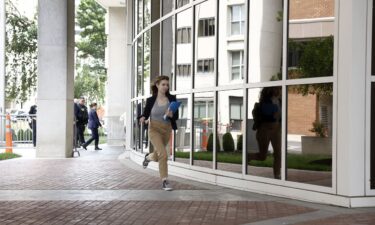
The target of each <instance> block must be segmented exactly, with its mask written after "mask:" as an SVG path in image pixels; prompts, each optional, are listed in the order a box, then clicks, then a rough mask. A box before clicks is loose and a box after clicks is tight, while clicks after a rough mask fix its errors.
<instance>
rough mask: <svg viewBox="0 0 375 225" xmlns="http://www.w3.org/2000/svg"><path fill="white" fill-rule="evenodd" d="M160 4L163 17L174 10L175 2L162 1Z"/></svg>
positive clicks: (173, 0) (169, 0)
mask: <svg viewBox="0 0 375 225" xmlns="http://www.w3.org/2000/svg"><path fill="white" fill-rule="evenodd" d="M161 2H162V4H163V16H164V15H166V14H168V13H170V12H172V10H173V9H174V3H175V0H172V1H171V0H162V1H161Z"/></svg>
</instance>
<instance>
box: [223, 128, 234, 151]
mask: <svg viewBox="0 0 375 225" xmlns="http://www.w3.org/2000/svg"><path fill="white" fill-rule="evenodd" d="M223 149H224V151H225V152H233V151H234V140H233V136H232V134H231V133H229V132H228V133H225V134H224V135H223Z"/></svg>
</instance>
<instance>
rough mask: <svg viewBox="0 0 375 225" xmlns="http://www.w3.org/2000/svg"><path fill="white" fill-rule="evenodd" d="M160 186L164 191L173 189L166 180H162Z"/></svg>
mask: <svg viewBox="0 0 375 225" xmlns="http://www.w3.org/2000/svg"><path fill="white" fill-rule="evenodd" d="M162 186H163V190H164V191H172V190H173V188H172V186H171V185H170V184H169V182H168V181H167V180H163V183H162Z"/></svg>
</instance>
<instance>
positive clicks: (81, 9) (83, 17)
mask: <svg viewBox="0 0 375 225" xmlns="http://www.w3.org/2000/svg"><path fill="white" fill-rule="evenodd" d="M105 13H106V11H105V9H104V8H102V7H101V6H100V5H99V4H98V3H97V2H96V1H95V0H82V1H81V2H80V4H79V6H78V11H77V24H78V26H79V27H80V28H82V29H83V31H82V32H81V33H80V36H81V40H80V41H78V42H77V43H76V47H77V76H76V78H75V84H74V88H75V91H74V97H75V98H79V97H80V96H86V97H87V98H88V99H89V101H96V102H98V103H103V102H104V98H105V90H104V89H105V88H104V87H105V82H106V80H107V75H106V73H107V71H106V69H105V65H104V64H105V63H104V62H105V48H106V44H107V36H106V34H105Z"/></svg>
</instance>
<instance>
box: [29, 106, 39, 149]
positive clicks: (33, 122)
mask: <svg viewBox="0 0 375 225" xmlns="http://www.w3.org/2000/svg"><path fill="white" fill-rule="evenodd" d="M36 112H37V106H36V105H32V106H31V107H30V110H29V116H30V119H31V122H30V126H31V129H32V130H33V145H34V147H35V146H36Z"/></svg>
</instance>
